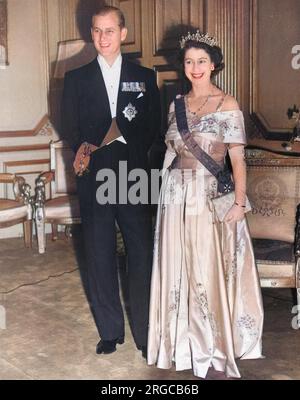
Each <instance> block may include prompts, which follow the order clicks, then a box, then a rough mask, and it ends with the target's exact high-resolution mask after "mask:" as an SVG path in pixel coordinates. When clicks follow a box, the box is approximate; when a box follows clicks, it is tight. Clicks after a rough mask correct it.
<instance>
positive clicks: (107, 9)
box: [92, 6, 125, 29]
mask: <svg viewBox="0 0 300 400" xmlns="http://www.w3.org/2000/svg"><path fill="white" fill-rule="evenodd" d="M111 12H114V13H115V14H117V16H118V18H119V26H120V28H121V29H123V28H125V17H124V14H123V12H122V11H121V10H120V9H119V8H118V7H114V6H102V7H100V8H98V9H97V11H95V12H94V14H93V18H92V20H93V19H94V17H96V16H97V15H107V14H109V13H111Z"/></svg>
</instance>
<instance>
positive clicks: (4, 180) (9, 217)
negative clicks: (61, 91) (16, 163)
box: [0, 173, 32, 247]
mask: <svg viewBox="0 0 300 400" xmlns="http://www.w3.org/2000/svg"><path fill="white" fill-rule="evenodd" d="M0 184H4V190H3V193H4V197H3V198H0V228H7V227H10V226H13V225H17V224H23V230H24V241H25V246H26V247H31V244H32V207H31V203H32V199H31V196H30V186H29V185H28V184H27V183H26V181H25V179H24V178H23V177H22V176H18V175H15V174H7V173H0ZM9 186H11V192H12V193H11V194H12V195H13V197H14V198H11V197H12V196H11V195H10V189H9Z"/></svg>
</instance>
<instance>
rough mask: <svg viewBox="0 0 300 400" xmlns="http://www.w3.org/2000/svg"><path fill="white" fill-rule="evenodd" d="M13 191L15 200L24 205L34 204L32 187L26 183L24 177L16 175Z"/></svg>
mask: <svg viewBox="0 0 300 400" xmlns="http://www.w3.org/2000/svg"><path fill="white" fill-rule="evenodd" d="M13 191H14V195H15V198H16V199H17V200H19V201H22V202H23V203H24V204H32V202H33V198H32V196H31V186H30V185H29V184H28V183H26V180H25V179H24V178H23V176H20V175H15V176H14V180H13Z"/></svg>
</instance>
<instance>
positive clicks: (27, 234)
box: [23, 220, 32, 248]
mask: <svg viewBox="0 0 300 400" xmlns="http://www.w3.org/2000/svg"><path fill="white" fill-rule="evenodd" d="M23 229H24V241H25V247H27V248H31V247H32V220H28V221H25V222H23Z"/></svg>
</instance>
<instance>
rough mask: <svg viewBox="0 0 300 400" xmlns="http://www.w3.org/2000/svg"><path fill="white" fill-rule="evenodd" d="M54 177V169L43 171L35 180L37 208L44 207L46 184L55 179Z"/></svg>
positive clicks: (35, 202)
mask: <svg viewBox="0 0 300 400" xmlns="http://www.w3.org/2000/svg"><path fill="white" fill-rule="evenodd" d="M54 177H55V173H54V171H46V172H43V173H42V174H40V175H39V176H38V177H37V179H36V181H35V199H34V205H35V208H37V207H44V204H45V201H46V184H47V183H49V182H51V181H53V180H54Z"/></svg>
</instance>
